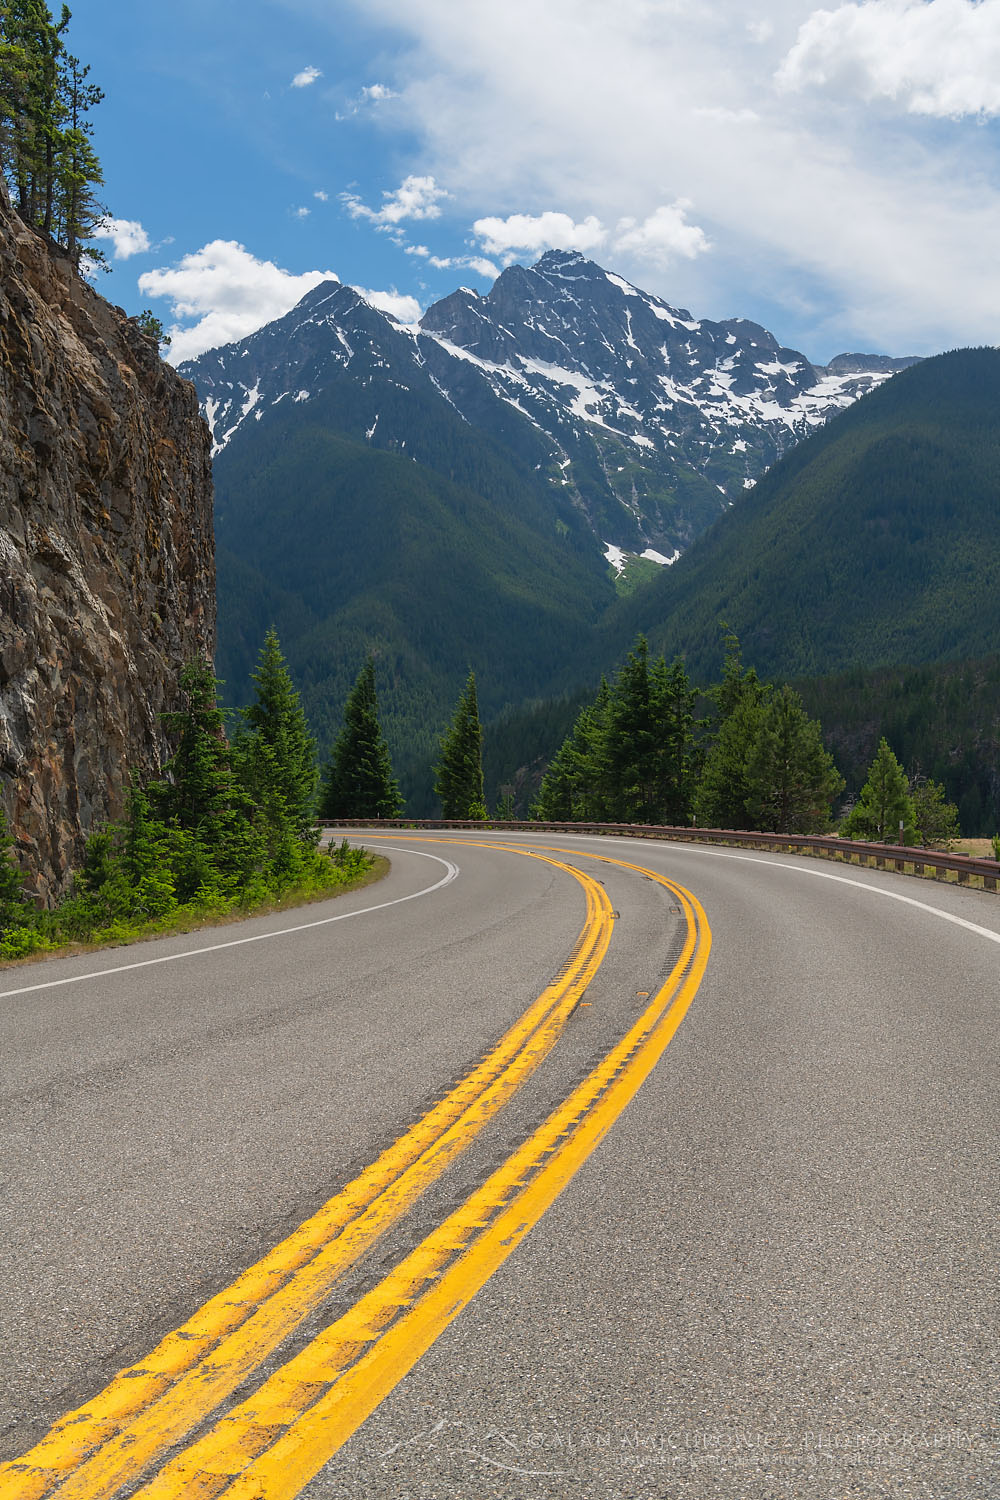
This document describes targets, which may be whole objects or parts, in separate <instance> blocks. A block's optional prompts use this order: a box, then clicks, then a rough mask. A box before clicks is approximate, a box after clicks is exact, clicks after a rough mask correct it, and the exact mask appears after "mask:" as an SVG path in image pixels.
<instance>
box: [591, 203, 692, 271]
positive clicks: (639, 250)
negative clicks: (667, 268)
mask: <svg viewBox="0 0 1000 1500" xmlns="http://www.w3.org/2000/svg"><path fill="white" fill-rule="evenodd" d="M690 207H691V204H690V202H689V201H688V199H686V198H678V199H677V201H676V202H675V203H669V204H661V205H660V207H659V208H657V209H654V211H653V212H652V213H651V214H650V215H649V217H648V218H646V219H643V220H642V222H641V223H639V222H637V221H636V220H635V219H622V220H621V221H620V222H619V225H618V230H617V232H616V234H615V240H614V250H615V251H616V253H617V254H619V255H636V256H638V257H639V259H640V260H648V261H656V262H657V263H659V264H661V265H668V264H670V263H671V262H672V261H674V260H676V258H677V256H679V255H680V256H683V257H684V258H685V259H687V260H694V258H695V256H696V255H702V254H704V252H705V251H706V250H708V249H709V242H708V237H707V236H706V234H705V231H704V230H703V229H699V227H698V225H697V224H688V223H687V222H686V214H687V211H688V209H689V208H690Z"/></svg>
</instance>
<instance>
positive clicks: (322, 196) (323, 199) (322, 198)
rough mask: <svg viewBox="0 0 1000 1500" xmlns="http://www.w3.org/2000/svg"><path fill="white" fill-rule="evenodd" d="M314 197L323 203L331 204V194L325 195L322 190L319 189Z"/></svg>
mask: <svg viewBox="0 0 1000 1500" xmlns="http://www.w3.org/2000/svg"><path fill="white" fill-rule="evenodd" d="M313 197H314V198H318V199H319V201H320V202H321V203H329V201H330V194H329V193H324V191H323V189H322V188H317V189H316V191H315V192H314V193H313Z"/></svg>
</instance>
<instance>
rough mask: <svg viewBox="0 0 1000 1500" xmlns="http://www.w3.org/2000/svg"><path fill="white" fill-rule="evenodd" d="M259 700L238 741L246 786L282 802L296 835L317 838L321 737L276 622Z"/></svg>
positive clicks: (257, 674)
mask: <svg viewBox="0 0 1000 1500" xmlns="http://www.w3.org/2000/svg"><path fill="white" fill-rule="evenodd" d="M251 681H252V682H253V684H254V689H255V698H254V702H253V703H251V704H250V706H249V707H248V708H245V709H244V710H243V713H242V715H241V719H242V734H240V735H239V736H237V739H236V742H235V745H236V748H237V749H238V753H239V755H240V759H241V777H240V779H241V780H242V782H243V784H244V786H245V787H246V788H247V789H248V790H249V791H250V793H251V795H254V796H255V797H256V799H257V801H258V802H260V803H261V804H262V805H263V804H265V803H269V804H270V805H271V806H272V807H275V808H276V807H277V806H278V805H279V803H280V805H281V807H282V808H283V815H284V817H285V818H286V819H287V821H288V823H289V827H290V831H291V833H292V834H293V835H294V837H295V838H298V839H304V840H307V841H311V840H313V837H314V835H313V825H314V823H315V819H316V789H317V782H318V779H319V776H318V770H317V764H316V741H315V740H314V739H313V737H312V735H311V734H310V732H309V726H308V724H307V723H306V716H305V713H304V712H303V709H302V704H301V702H300V701H299V694H298V692H297V690H296V688H295V687H294V685H293V683H292V679H291V675H290V673H289V671H288V667H287V665H286V663H285V659H284V657H283V656H282V654H281V646H280V644H279V642H278V636H277V632H276V631H275V629H274V627H273V626H271V628H270V629H269V630H268V632H267V635H266V636H265V637H264V644H263V646H262V647H261V651H260V655H259V657H258V659H257V668H256V670H255V671H254V672H253V673H251Z"/></svg>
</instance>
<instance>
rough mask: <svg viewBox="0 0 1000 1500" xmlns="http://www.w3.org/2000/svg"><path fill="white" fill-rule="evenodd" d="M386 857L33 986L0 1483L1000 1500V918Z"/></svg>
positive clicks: (19, 1101) (800, 881)
mask: <svg viewBox="0 0 1000 1500" xmlns="http://www.w3.org/2000/svg"><path fill="white" fill-rule="evenodd" d="M365 841H366V842H368V843H369V844H370V845H371V846H372V847H376V845H378V846H379V847H385V848H386V852H388V853H389V856H390V858H391V860H392V872H391V874H390V876H389V877H388V878H387V879H386V880H385V881H383V882H382V883H381V884H380V885H378V886H375V887H370V888H368V889H367V890H364V891H360V892H356V893H354V894H353V895H351V896H348V897H345V898H342V899H341V900H339V901H337V902H334V903H329V904H327V905H324V906H322V907H311V908H307V909H303V910H302V911H300V912H296V913H292V914H289V913H283V914H280V915H276V916H272V917H267V918H258V919H254V920H253V921H251V922H248V923H245V924H241V925H240V926H239V927H231V928H223V929H214V930H213V931H211V932H206V933H202V934H197V935H188V936H184V937H178V938H172V939H167V940H160V941H157V942H155V943H151V944H144V945H141V946H139V947H135V948H132V949H128V950H116V951H112V952H105V953H100V954H93V955H90V956H88V957H87V958H85V959H72V960H70V959H63V960H55V961H50V962H48V963H45V964H40V965H33V966H30V967H20V968H16V969H9V970H6V971H4V972H3V973H2V974H0V1033H2V1041H0V1056H2V1059H3V1061H2V1069H3V1104H2V1108H3V1113H4V1128H3V1141H4V1151H3V1200H2V1201H3V1209H2V1211H0V1212H2V1216H3V1226H4V1233H3V1247H4V1248H3V1257H4V1258H3V1264H2V1268H0V1298H2V1305H3V1309H4V1315H3V1340H4V1344H5V1356H4V1372H5V1380H4V1383H3V1390H2V1392H0V1434H2V1439H0V1441H2V1448H0V1458H3V1459H6V1460H8V1464H7V1466H6V1468H4V1469H3V1470H0V1495H3V1496H4V1497H5V1500H6V1497H7V1496H8V1495H9V1496H11V1497H13V1500H21V1497H22V1496H31V1500H36V1497H43V1496H44V1497H47V1496H49V1495H60V1496H63V1497H66V1500H69V1497H72V1496H74V1495H76V1496H78V1497H81V1500H93V1497H95V1496H97V1495H103V1494H109V1495H122V1496H124V1495H130V1494H143V1495H145V1494H148V1495H149V1496H150V1500H154V1497H155V1496H157V1495H192V1496H194V1495H197V1496H209V1495H212V1496H214V1495H219V1494H221V1495H231V1496H233V1497H236V1496H245V1495H246V1496H248V1495H268V1496H270V1495H277V1494H279V1493H280V1494H299V1493H301V1494H302V1495H304V1496H306V1497H308V1500H340V1497H350V1500H356V1497H360V1496H408V1497H413V1500H417V1497H421V1500H422V1497H427V1500H430V1497H432V1496H433V1497H435V1500H440V1497H455V1500H458V1497H462V1500H465V1497H471V1496H476V1497H479V1496H483V1497H486V1496H497V1497H505V1500H514V1497H517V1500H522V1497H525V1500H528V1497H531V1500H533V1497H536V1496H537V1497H539V1500H543V1497H563V1496H580V1497H581V1500H582V1497H600V1500H610V1497H619V1496H621V1497H637V1500H638V1497H650V1500H652V1497H654V1496H655V1497H660V1496H664V1497H674V1496H676V1497H678V1500H680V1497H684V1500H705V1497H716V1496H718V1497H727V1500H728V1497H734V1496H736V1497H743V1496H746V1497H752V1500H756V1497H765V1496H767V1497H772V1496H774V1497H777V1496H781V1497H784V1496H789V1497H799V1496H808V1497H841V1496H848V1495H851V1496H853V1495H859V1496H866V1497H867V1496H876V1495H877V1496H881V1495H887V1496H906V1497H909V1496H928V1497H931V1496H932V1497H935V1500H942V1497H952V1496H953V1497H957V1500H966V1497H978V1496H996V1495H997V1494H998V1493H1000V1463H998V1433H997V1417H996V1412H997V1401H996V1391H997V1389H998V1388H1000V1378H998V1376H1000V1372H998V1369H997V1264H998V1256H997V1235H996V1204H997V1176H998V1173H997V1162H998V1159H1000V1157H998V1151H997V1145H998V1142H997V1120H998V1111H997V1077H998V1068H997V1062H998V1058H997V1051H998V1048H997V1040H996V1012H997V995H998V984H997V976H998V973H1000V903H998V901H997V898H996V897H995V896H991V895H988V894H985V893H976V892H971V891H968V890H959V889H957V888H955V887H948V886H944V885H941V884H938V883H934V882H931V881H918V880H915V879H912V878H906V877H903V876H898V875H894V874H890V873H885V872H873V871H868V870H863V871H862V870H850V869H847V868H845V867H843V866H837V865H832V864H829V863H827V862H823V861H818V860H809V859H803V858H797V857H793V856H776V855H770V854H758V853H750V852H748V851H744V850H724V849H718V848H703V847H699V846H695V845H672V844H666V843H663V844H660V843H656V842H649V841H645V840H642V841H639V840H624V839H601V838H571V837H569V836H565V835H543V834H539V835H522V834H518V835H512V836H510V837H508V838H504V837H502V836H500V835H483V836H475V835H466V834H449V835H444V836H442V837H440V838H438V837H436V836H434V835H429V834H419V835H416V834H414V835H407V836H403V835H395V834H391V833H385V834H381V835H378V836H377V838H376V835H374V834H373V835H372V836H371V837H370V838H367V839H365ZM501 846H518V849H519V850H520V851H521V852H518V851H517V849H515V848H514V847H501ZM524 851H527V852H524ZM637 867H638V868H637ZM574 869H575V870H577V871H578V872H580V873H579V874H574ZM504 1038H506V1041H503V1040H502V1039H504ZM498 1044H499V1045H498ZM616 1048H617V1049H618V1051H617V1052H616V1050H615V1049H616ZM609 1058H610V1059H611V1061H610V1062H608V1061H607V1059H609ZM602 1069H603V1072H602ZM567 1101H569V1102H567ZM560 1111H561V1113H560ZM546 1132H548V1133H546ZM300 1226H305V1227H302V1228H300ZM248 1268H256V1269H255V1270H251V1271H249V1273H248ZM178 1330H179V1333H178V1332H177V1331H178ZM123 1370H124V1371H128V1374H127V1375H125V1376H121V1375H119V1374H118V1372H120V1371H123ZM116 1377H117V1378H116ZM369 1409H370V1414H369ZM67 1418H69V1420H67ZM53 1424H56V1426H55V1431H54V1433H53V1432H50V1429H51V1428H52V1427H53ZM234 1454H235V1455H236V1457H234ZM227 1476H228V1477H227Z"/></svg>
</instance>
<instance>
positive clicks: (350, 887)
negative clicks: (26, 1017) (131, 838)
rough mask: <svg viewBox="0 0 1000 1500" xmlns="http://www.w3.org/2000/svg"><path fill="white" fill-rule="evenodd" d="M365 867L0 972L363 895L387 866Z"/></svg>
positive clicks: (41, 951)
mask: <svg viewBox="0 0 1000 1500" xmlns="http://www.w3.org/2000/svg"><path fill="white" fill-rule="evenodd" d="M369 859H370V861H371V863H370V864H369V865H367V866H366V867H365V868H364V869H362V870H359V871H356V872H353V873H350V874H347V873H346V872H345V875H344V879H343V880H341V881H339V882H338V883H337V884H335V885H331V886H328V887H326V888H317V887H316V886H315V885H313V884H310V885H309V886H308V887H307V888H305V889H302V888H298V889H295V888H293V889H292V890H289V891H286V892H285V893H284V894H283V895H281V896H275V897H269V898H267V899H265V900H263V901H258V902H256V903H254V904H252V905H248V906H233V907H226V908H221V909H220V908H218V907H216V908H212V907H207V908H206V907H197V906H193V905H188V906H180V907H178V908H177V909H176V910H175V911H172V912H170V913H169V914H168V915H167V916H165V917H158V918H156V919H155V920H153V921H150V922H142V923H135V924H129V923H125V922H116V923H113V924H112V925H111V926H109V927H107V928H103V929H101V930H100V931H97V932H95V933H94V934H93V936H92V937H90V938H87V939H75V940H73V941H72V942H65V943H53V944H51V945H50V946H45V947H41V948H36V949H34V950H33V951H32V952H31V953H26V954H25V955H24V956H23V957H21V958H5V959H2V960H0V970H3V969H13V968H23V967H24V966H25V965H26V964H32V963H40V962H42V961H44V960H45V959H47V958H71V957H73V956H74V955H75V954H80V953H99V952H101V950H102V949H106V948H124V947H127V946H128V945H129V944H131V943H148V942H152V941H153V939H154V938H161V937H173V936H174V935H175V934H180V933H185V932H200V931H202V930H203V929H205V928H214V927H228V926H231V925H232V924H233V923H235V922H243V921H246V919H247V918H248V917H265V916H268V915H270V914H271V913H272V912H281V911H291V910H294V909H295V908H298V907H302V906H314V905H316V903H317V902H320V901H333V900H335V899H336V898H337V897H338V896H346V895H347V894H348V893H349V892H351V891H359V890H363V889H364V888H365V887H366V886H369V885H374V884H375V882H376V881H379V880H381V879H382V878H383V877H384V876H386V875H388V873H389V861H388V860H387V859H386V858H385V856H384V855H381V854H371V855H369Z"/></svg>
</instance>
